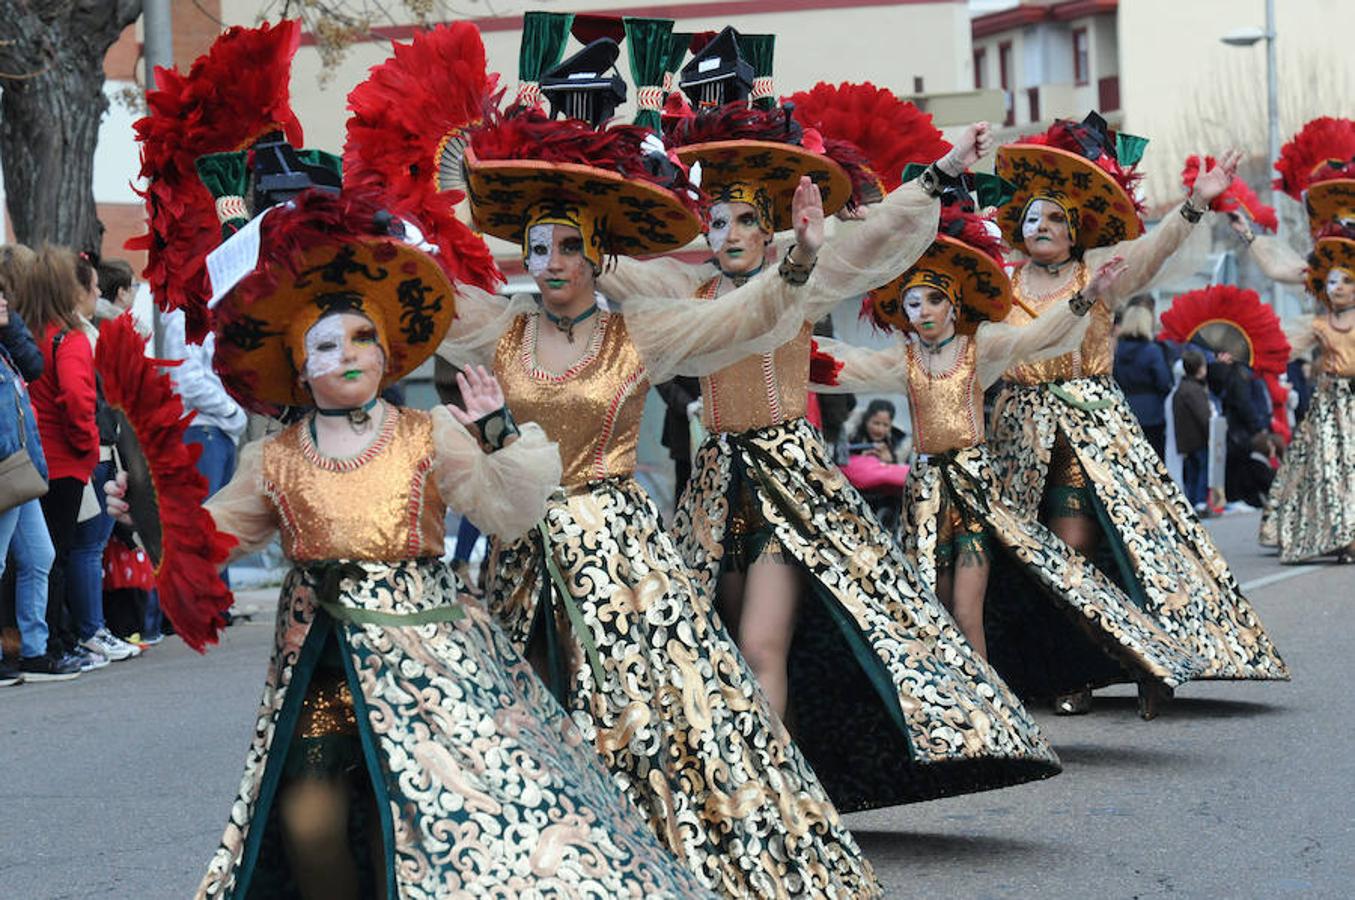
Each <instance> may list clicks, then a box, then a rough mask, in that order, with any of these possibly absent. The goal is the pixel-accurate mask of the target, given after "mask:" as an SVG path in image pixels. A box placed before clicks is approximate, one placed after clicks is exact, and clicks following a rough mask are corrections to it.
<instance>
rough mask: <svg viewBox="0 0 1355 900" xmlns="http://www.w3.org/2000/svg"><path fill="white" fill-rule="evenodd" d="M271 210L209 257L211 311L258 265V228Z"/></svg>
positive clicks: (228, 239) (242, 229) (209, 302)
mask: <svg viewBox="0 0 1355 900" xmlns="http://www.w3.org/2000/svg"><path fill="white" fill-rule="evenodd" d="M271 209H272V207H270V208H269V209H266V210H264V211H263V212H262V213H260V214H259V215H257V216H255V217H254V218H252V219H250V220H249V223H248V224H247V225H245V227H243V228H241V229H240V230H239V231H237V232H236V233H235V234H233V235H231V236H230V237H228V238H227V239H226V240H225V241H223V242H222V244H221V246H219V247H217V248H216V249H215V250H213V251H212V252H211V253H208V254H207V276H208V277H209V278H211V280H212V299H211V300H208V301H207V308H208V309H213V308H215V307H216V305H217V303H219V302H221V298H222V297H224V296H226V294H227V292H229V291H230V289H231V288H233V287H235V286H236V285H237V284H239V283H240V282H241V281H242V280H243V279H244V278H245V276H247V275H249V273H250V272H253V271H254V269H255V267H256V266H258V265H259V226H260V225H262V224H263V217H264V216H266V215H268V213H269V212H270V211H271Z"/></svg>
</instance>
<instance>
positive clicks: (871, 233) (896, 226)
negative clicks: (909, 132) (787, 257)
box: [805, 181, 941, 321]
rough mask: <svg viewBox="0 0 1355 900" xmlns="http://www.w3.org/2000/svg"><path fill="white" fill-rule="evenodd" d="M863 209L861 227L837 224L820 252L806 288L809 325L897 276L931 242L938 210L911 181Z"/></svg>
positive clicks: (851, 224)
mask: <svg viewBox="0 0 1355 900" xmlns="http://www.w3.org/2000/svg"><path fill="white" fill-rule="evenodd" d="M866 209H867V214H866V219H865V221H863V222H843V223H840V224H839V225H838V226H837V227H836V228H835V229H834V232H833V235H832V236H831V237H830V238H828V239H827V240H826V241H825V242H824V245H823V247H822V248H820V250H819V259H818V263H817V264H816V265H815V266H814V273H813V274H812V275H811V276H810V277H809V283H808V284H806V285H805V288H806V290H807V296H806V298H805V303H806V309H805V315H806V318H808V319H810V320H811V321H818V320H819V319H821V318H823V317H824V316H825V315H827V314H828V313H830V312H832V311H833V309H834V308H836V307H837V305H838V304H839V303H841V302H842V301H843V300H846V299H847V298H849V297H856V296H859V295H861V294H864V293H866V292H867V291H869V290H872V289H874V288H877V287H879V286H880V285H882V284H887V283H888V282H890V281H892V280H893V279H894V278H897V277H898V276H899V275H902V274H903V273H904V272H905V271H906V270H907V269H908V267H909V266H911V265H912V264H913V263H915V262H917V260H918V257H920V256H921V255H922V254H923V252H925V251H926V249H927V248H928V247H929V246H931V243H932V240H933V239H934V238H935V237H936V227H937V222H938V221H939V217H940V215H941V204H940V202H938V201H937V200H936V199H935V198H934V197H930V196H928V195H927V193H926V192H925V191H923V190H922V188H921V187H920V186H919V185H918V184H917V182H916V181H910V182H909V183H908V184H905V185H903V186H902V187H899V188H896V189H895V190H893V191H891V192H890V194H889V196H888V197H886V198H885V199H884V201H883V202H881V203H878V204H876V205H874V206H869V207H867V208H866Z"/></svg>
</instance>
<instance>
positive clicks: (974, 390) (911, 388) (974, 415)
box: [908, 335, 983, 453]
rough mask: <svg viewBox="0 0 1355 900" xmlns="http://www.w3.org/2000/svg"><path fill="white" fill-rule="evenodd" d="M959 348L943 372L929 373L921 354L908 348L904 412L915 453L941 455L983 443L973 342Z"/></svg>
mask: <svg viewBox="0 0 1355 900" xmlns="http://www.w3.org/2000/svg"><path fill="white" fill-rule="evenodd" d="M955 341H956V343H957V344H960V349H959V352H958V353H957V354H956V356H955V362H954V363H953V364H952V365H951V367H950V368H949V369H947V370H946V371H944V372H938V373H929V372H928V371H927V366H926V363H925V362H924V360H923V358H922V357H923V355H924V353H925V351H923V349H922V348H921V347H919V346H918V345H917V344H916V343H914V342H911V341H910V342H909V344H908V412H909V414H910V415H911V417H912V420H913V440H914V448H915V449H916V450H917V452H918V453H945V452H946V451H948V450H962V449H964V448H966V447H973V446H975V445H977V444H981V443H983V386H982V385H981V384H980V383H979V363H978V351H977V346H976V345H975V343H974V339H973V338H971V337H969V336H967V335H960V336H958V337H956V338H955Z"/></svg>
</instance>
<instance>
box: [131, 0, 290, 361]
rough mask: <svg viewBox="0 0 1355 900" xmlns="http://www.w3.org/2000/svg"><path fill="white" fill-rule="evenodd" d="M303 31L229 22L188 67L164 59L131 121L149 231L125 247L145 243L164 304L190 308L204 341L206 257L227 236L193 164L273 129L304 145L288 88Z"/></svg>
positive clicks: (191, 325)
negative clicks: (145, 109) (141, 110)
mask: <svg viewBox="0 0 1355 900" xmlns="http://www.w3.org/2000/svg"><path fill="white" fill-rule="evenodd" d="M300 41H301V27H300V24H299V23H298V22H297V21H295V20H288V21H285V22H280V23H279V24H277V25H267V24H265V25H261V26H259V27H258V28H241V27H235V28H231V29H230V30H228V31H226V32H225V33H223V34H222V35H221V36H220V37H219V38H217V39H216V42H215V43H214V44H212V47H211V49H210V50H208V51H207V53H206V55H204V56H201V57H199V58H198V59H197V60H196V61H195V62H194V63H193V65H192V66H191V67H190V68H189V70H188V74H187V75H183V74H181V73H179V72H177V71H175V70H173V69H157V70H156V82H157V84H158V85H159V86H160V87H159V89H158V90H155V91H151V92H150V93H148V94H147V95H146V103H147V105H148V106H149V107H150V113H149V114H148V115H146V116H144V117H143V118H141V119H139V120H138V121H137V122H136V124H135V126H133V127H134V128H135V130H136V135H137V140H138V141H139V142H140V143H141V176H142V177H143V178H145V179H146V180H147V186H146V189H145V190H144V191H141V192H140V194H141V196H142V197H143V198H144V199H145V202H146V216H147V219H148V220H149V226H150V231H149V233H148V234H144V235H139V236H137V237H134V238H132V239H131V240H129V241H128V242H127V248H128V249H129V250H145V251H146V253H147V263H146V269H145V271H144V273H143V277H144V278H145V279H146V282H147V283H148V284H149V285H150V287H151V292H152V294H153V296H154V297H155V301H156V303H157V304H159V306H160V308H161V309H164V310H167V311H168V310H173V309H182V310H183V311H184V316H185V324H186V326H187V334H188V339H189V340H191V341H195V342H200V341H201V340H202V339H203V337H204V336H205V335H206V333H207V330H208V324H207V299H208V298H209V297H210V296H211V294H212V291H211V287H210V285H209V283H208V280H207V270H206V265H205V259H206V256H207V254H208V253H209V252H211V251H212V250H213V249H215V248H216V246H217V245H218V244H219V243H220V242H221V228H220V225H219V219H218V217H217V211H216V204H215V201H214V200H213V198H212V195H211V194H210V193H209V192H208V190H207V188H206V187H204V186H203V184H202V182H201V181H200V180H199V179H198V172H197V168H196V166H195V164H196V162H197V159H198V157H200V156H204V155H206V154H208V153H218V152H225V151H233V150H244V149H248V147H249V146H250V145H251V144H252V143H253V142H254V141H255V140H257V139H258V138H260V137H262V136H263V135H265V134H267V133H269V132H272V131H281V132H283V134H284V135H285V136H286V137H287V139H288V140H290V141H291V142H292V143H293V144H294V145H296V146H300V145H301V123H300V122H299V121H298V120H297V118H296V115H295V114H294V113H293V112H292V109H291V105H290V100H289V92H288V81H289V79H290V76H291V68H292V57H293V56H294V55H295V54H296V50H297V47H298V46H299V45H300Z"/></svg>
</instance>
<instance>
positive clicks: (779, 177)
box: [676, 140, 852, 231]
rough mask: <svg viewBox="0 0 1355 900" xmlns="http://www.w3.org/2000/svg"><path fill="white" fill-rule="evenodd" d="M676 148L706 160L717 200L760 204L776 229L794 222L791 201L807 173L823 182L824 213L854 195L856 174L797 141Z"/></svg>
mask: <svg viewBox="0 0 1355 900" xmlns="http://www.w3.org/2000/svg"><path fill="white" fill-rule="evenodd" d="M676 153H677V155H678V158H679V159H681V160H682V162H683V163H684V164H686V165H688V166H690V165H692V164H694V163H698V162H699V163H700V164H701V189H702V190H703V191H705V192H706V193H707V194H708V195H710V197H711V200H712V201H714V202H717V203H718V202H721V201H725V202H729V201H742V202H745V203H748V204H749V205H751V206H753V207H754V208H755V209H758V214H759V217H764V216H765V218H767V219H768V220H769V221H770V222H771V225H772V230H773V231H786V230H788V229H789V228H791V227H792V226H793V225H794V224H795V223H794V222H793V221H792V220H791V203H792V201H793V200H794V199H795V189H796V188H798V187H799V186H800V178H801V177H802V176H805V175H807V176H809V178H810V180H811V181H813V182H814V183H815V184H816V185H818V188H819V192H820V193H821V194H822V195H823V212H824V215H830V216H831V215H832V214H833V213H835V212H837V211H838V210H840V209H842V207H844V206H846V205H847V203H848V201H850V200H851V197H852V182H851V178H850V177H848V175H847V172H846V170H845V169H843V168H842V166H840V165H838V164H837V163H836V162H834V161H833V160H831V159H829V158H828V157H827V156H824V155H823V154H820V153H814V152H813V151H810V150H806V149H805V148H803V147H800V146H797V145H795V144H787V143H780V142H777V141H755V140H729V141H708V142H704V143H699V144H687V145H685V146H682V147H678V148H676ZM750 198H751V199H750ZM764 198H765V199H764Z"/></svg>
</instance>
